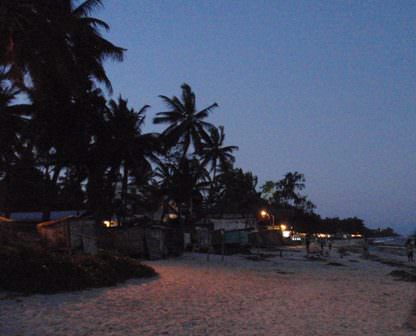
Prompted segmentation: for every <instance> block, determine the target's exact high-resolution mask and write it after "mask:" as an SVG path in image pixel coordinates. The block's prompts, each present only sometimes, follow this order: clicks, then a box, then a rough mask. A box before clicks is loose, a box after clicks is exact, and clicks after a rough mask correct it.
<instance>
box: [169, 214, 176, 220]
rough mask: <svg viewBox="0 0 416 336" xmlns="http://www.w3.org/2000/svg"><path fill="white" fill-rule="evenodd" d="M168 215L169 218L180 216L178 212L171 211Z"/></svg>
mask: <svg viewBox="0 0 416 336" xmlns="http://www.w3.org/2000/svg"><path fill="white" fill-rule="evenodd" d="M168 217H169V219H176V218H178V215H177V214H175V213H170V214H169V215H168Z"/></svg>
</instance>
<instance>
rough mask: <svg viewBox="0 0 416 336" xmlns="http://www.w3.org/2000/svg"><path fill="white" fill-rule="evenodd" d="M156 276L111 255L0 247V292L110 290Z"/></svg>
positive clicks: (147, 267) (154, 273) (22, 247)
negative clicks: (137, 279) (65, 253)
mask: <svg viewBox="0 0 416 336" xmlns="http://www.w3.org/2000/svg"><path fill="white" fill-rule="evenodd" d="M155 275H156V272H155V271H154V270H153V269H152V268H151V267H149V266H146V265H143V264H141V263H140V262H139V261H137V260H134V259H131V258H128V257H122V256H117V255H111V254H108V253H106V254H98V255H96V256H90V255H78V256H71V257H70V256H67V255H62V254H57V253H51V252H49V251H47V250H45V249H42V248H33V247H28V246H19V245H6V246H0V288H1V289H4V290H11V291H17V292H24V293H54V292H60V291H72V290H80V289H85V288H92V287H103V286H112V285H115V284H117V283H119V282H122V281H125V280H127V279H130V278H139V277H151V276H155Z"/></svg>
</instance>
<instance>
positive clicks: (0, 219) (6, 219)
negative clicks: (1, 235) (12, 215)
mask: <svg viewBox="0 0 416 336" xmlns="http://www.w3.org/2000/svg"><path fill="white" fill-rule="evenodd" d="M1 222H7V223H9V222H12V220H11V219H9V218H7V217H2V216H0V223H1Z"/></svg>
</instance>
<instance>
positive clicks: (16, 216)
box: [0, 210, 85, 222]
mask: <svg viewBox="0 0 416 336" xmlns="http://www.w3.org/2000/svg"><path fill="white" fill-rule="evenodd" d="M83 214H85V210H62V211H51V213H50V217H49V219H50V220H56V219H60V218H63V217H69V216H81V215H83ZM0 215H1V213H0ZM10 219H11V220H13V221H16V222H41V221H42V220H43V213H42V212H41V211H30V212H12V213H11V214H10Z"/></svg>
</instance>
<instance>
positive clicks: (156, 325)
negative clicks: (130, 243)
mask: <svg viewBox="0 0 416 336" xmlns="http://www.w3.org/2000/svg"><path fill="white" fill-rule="evenodd" d="M267 253H269V252H267ZM247 257H248V256H246V255H233V256H226V257H225V260H224V261H222V260H221V257H220V256H211V257H210V261H207V260H206V256H205V255H203V254H185V255H184V256H183V257H180V258H176V259H169V260H161V261H153V262H148V264H149V265H151V266H153V267H154V268H155V269H156V271H157V272H158V273H159V274H160V276H159V277H157V278H154V279H150V280H149V279H148V280H131V281H128V282H127V283H125V284H121V285H119V286H117V287H112V288H103V289H92V290H87V291H81V292H74V293H62V294H55V295H33V296H28V297H15V298H3V299H0V335H2V336H6V335H7V336H9V335H10V336H15V335H16V336H17V335H25V336H26V335H27V336H29V335H39V336H40V335H42V336H46V335H51V336H52V335H53V336H59V335H65V336H70V335H105V336H109V335H113V336H116V335H297V336H302V335H333V336H336V335H377V336H382V335H389V336H392V335H403V336H405V335H406V336H407V335H409V336H410V335H415V334H416V331H415V330H412V329H411V323H413V322H412V321H414V317H412V309H413V307H414V304H415V299H416V291H415V283H414V282H403V281H397V280H395V279H394V278H392V277H391V276H390V275H388V274H389V273H390V272H391V271H392V270H393V269H397V267H392V266H388V265H385V264H382V263H380V262H375V261H371V260H365V259H362V258H361V257H360V255H358V254H357V255H355V254H350V255H348V256H345V257H344V258H340V256H339V255H338V254H337V253H335V249H334V250H333V251H332V256H330V257H329V258H324V259H323V260H319V259H318V260H315V259H307V258H305V252H304V251H303V249H296V248H295V249H293V250H291V251H290V252H285V253H284V254H283V257H282V258H280V257H279V256H278V255H276V256H270V255H269V256H267V258H266V259H265V260H261V261H254V260H248V259H247ZM340 265H343V266H340Z"/></svg>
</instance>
